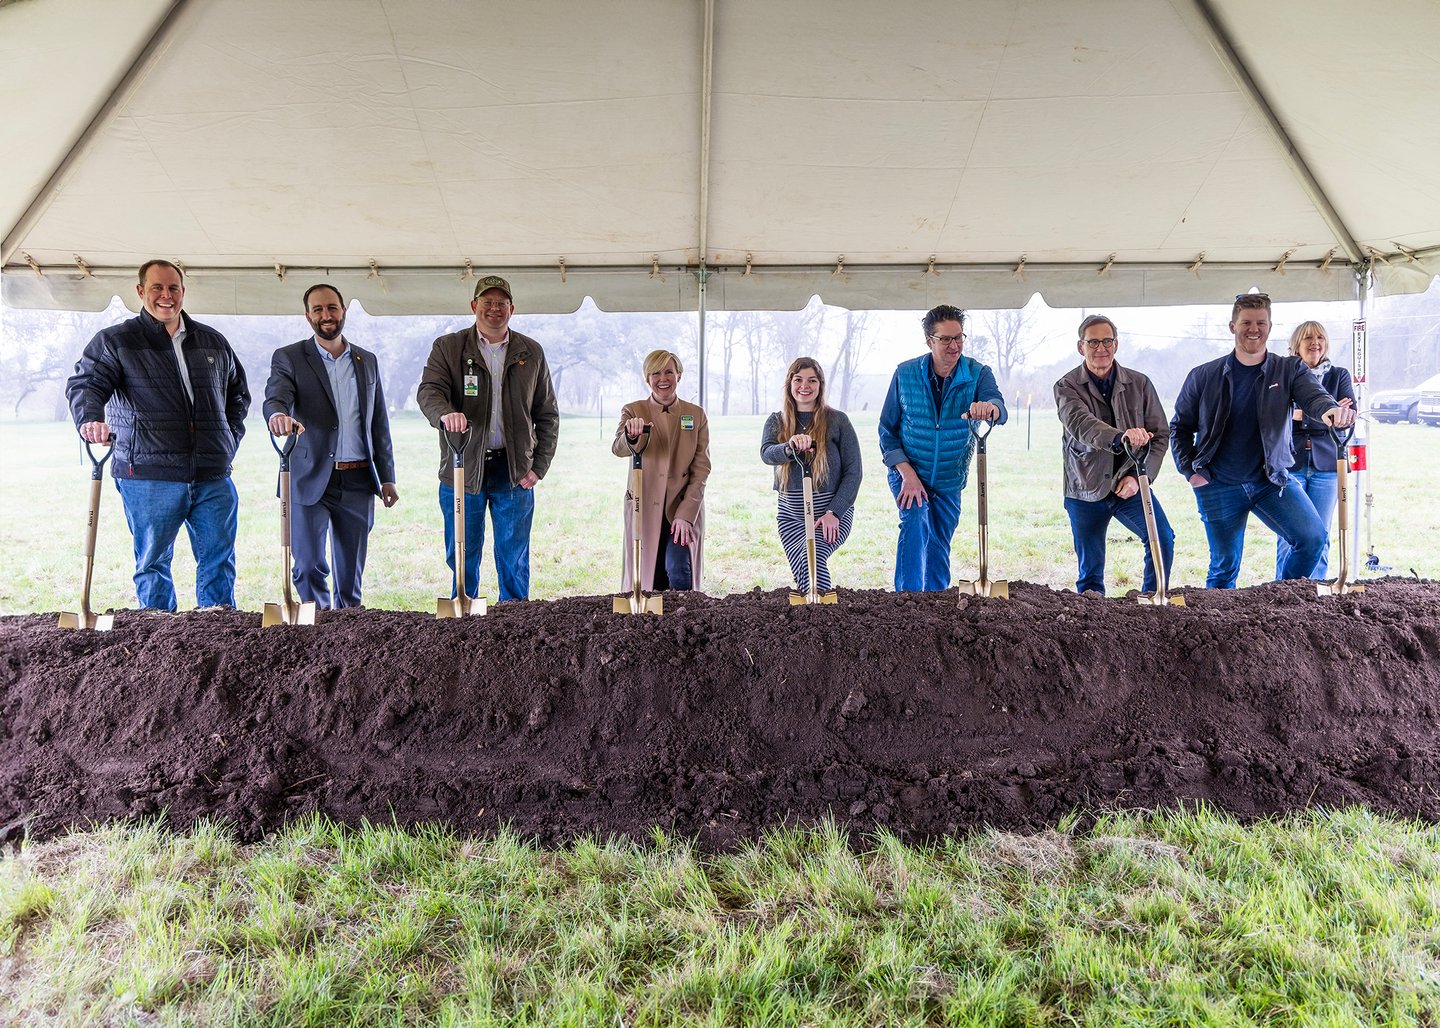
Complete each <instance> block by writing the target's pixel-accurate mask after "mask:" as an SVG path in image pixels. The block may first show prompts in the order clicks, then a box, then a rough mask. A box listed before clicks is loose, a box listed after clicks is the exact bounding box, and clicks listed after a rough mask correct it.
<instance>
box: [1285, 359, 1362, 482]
mask: <svg viewBox="0 0 1440 1028" xmlns="http://www.w3.org/2000/svg"><path fill="white" fill-rule="evenodd" d="M1310 374H1311V377H1312V378H1313V377H1314V375H1315V373H1314V372H1313V371H1312V372H1311V373H1310ZM1320 387H1321V388H1322V389H1324V390H1325V391H1326V392H1327V393H1329V394H1330V395H1331V396H1333V397H1335V399H1336V400H1337V401H1338V400H1344V399H1346V398H1348V399H1349V400H1350V402H1351V403H1354V402H1355V384H1354V382H1353V380H1352V379H1351V378H1350V372H1348V371H1346V370H1345V369H1344V368H1337V367H1331V368H1330V370H1329V371H1327V372H1325V374H1324V375H1323V376H1322V377H1321V378H1320ZM1290 426H1291V430H1292V431H1293V432H1294V434H1295V463H1294V464H1292V465H1290V470H1291V471H1300V470H1303V469H1304V468H1305V467H1307V466H1309V467H1313V468H1314V469H1315V470H1316V471H1334V470H1335V466H1336V464H1337V463H1338V461H1339V456H1340V455H1339V450H1338V449H1337V448H1336V446H1335V440H1334V438H1333V437H1332V436H1331V435H1330V426H1329V425H1327V424H1325V422H1323V421H1316V420H1315V419H1314V418H1311V417H1307V418H1306V419H1305V420H1304V421H1293V420H1292V421H1291V423H1290Z"/></svg>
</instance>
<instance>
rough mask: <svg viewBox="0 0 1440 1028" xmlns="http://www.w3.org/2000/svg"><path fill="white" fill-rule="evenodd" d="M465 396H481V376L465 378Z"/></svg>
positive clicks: (467, 376)
mask: <svg viewBox="0 0 1440 1028" xmlns="http://www.w3.org/2000/svg"><path fill="white" fill-rule="evenodd" d="M465 395H466V396H479V395H480V376H479V375H466V376H465Z"/></svg>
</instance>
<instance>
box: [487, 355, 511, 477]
mask: <svg viewBox="0 0 1440 1028" xmlns="http://www.w3.org/2000/svg"><path fill="white" fill-rule="evenodd" d="M509 347H510V333H509V332H506V333H505V338H504V339H502V340H500V342H498V343H492V342H490V340H488V339H486V338H485V337H484V336H481V337H480V355H481V356H482V357H484V358H485V368H486V370H487V371H489V372H490V429H489V431H487V432H486V433H485V448H486V449H487V450H498V449H500V448H502V447H503V446H504V445H505V433H504V432H503V431H502V430H501V424H500V385H501V378H502V376H503V375H504V373H505V351H506V350H507V349H509Z"/></svg>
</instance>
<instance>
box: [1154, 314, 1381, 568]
mask: <svg viewBox="0 0 1440 1028" xmlns="http://www.w3.org/2000/svg"><path fill="white" fill-rule="evenodd" d="M1230 331H1231V332H1232V333H1233V334H1234V336H1235V350H1234V352H1233V353H1228V354H1226V355H1225V356H1224V357H1219V358H1217V359H1215V360H1213V361H1210V362H1209V363H1207V364H1202V365H1200V366H1199V367H1198V368H1193V369H1191V371H1190V374H1189V375H1188V376H1187V377H1186V379H1185V384H1184V385H1182V386H1181V387H1180V395H1179V396H1178V397H1177V398H1176V400H1175V416H1174V417H1172V418H1171V419H1170V451H1171V453H1173V454H1174V456H1175V466H1176V467H1177V468H1179V469H1180V474H1181V475H1183V476H1185V478H1186V479H1187V480H1188V481H1189V482H1190V485H1191V486H1193V487H1194V489H1195V504H1196V506H1197V507H1199V509H1200V520H1201V521H1202V522H1203V523H1204V525H1205V535H1206V538H1207V539H1208V540H1209V543H1210V568H1209V570H1208V571H1207V572H1206V575H1205V586H1206V588H1208V589H1233V588H1235V581H1236V579H1237V578H1238V577H1239V574H1240V558H1241V555H1242V554H1243V552H1244V549H1245V525H1246V522H1247V521H1249V518H1250V512H1251V511H1252V510H1253V511H1254V512H1255V515H1256V516H1257V517H1258V518H1259V519H1260V520H1261V521H1262V522H1264V524H1265V525H1266V526H1267V527H1269V528H1270V529H1271V530H1272V531H1273V532H1274V533H1275V534H1276V535H1278V536H1279V537H1280V538H1281V539H1284V540H1285V542H1286V543H1288V544H1289V546H1290V549H1289V556H1288V557H1287V558H1286V560H1285V561H1284V563H1283V564H1282V565H1281V566H1280V568H1279V569H1278V570H1279V576H1278V577H1279V578H1282V579H1291V578H1305V577H1306V576H1307V575H1309V574H1310V572H1311V571H1312V570H1313V569H1314V567H1315V564H1316V563H1317V562H1318V561H1319V559H1320V555H1321V554H1322V553H1324V552H1325V550H1326V548H1327V547H1328V546H1329V542H1330V536H1329V532H1328V531H1327V529H1326V527H1325V523H1324V522H1323V521H1321V520H1320V516H1319V515H1318V514H1316V513H1315V505H1314V504H1313V503H1311V502H1310V497H1308V496H1306V495H1305V490H1303V489H1301V488H1299V486H1298V485H1296V484H1294V483H1293V482H1292V481H1291V480H1290V475H1289V470H1288V469H1289V468H1290V465H1292V464H1294V463H1295V453H1294V450H1293V448H1292V447H1291V443H1290V421H1291V417H1290V410H1291V404H1294V405H1295V406H1296V407H1299V408H1300V409H1302V410H1304V411H1305V412H1306V413H1307V414H1308V415H1309V416H1310V417H1312V418H1315V419H1316V420H1317V421H1324V422H1325V423H1326V424H1327V425H1332V426H1334V427H1336V428H1345V427H1347V426H1349V425H1352V424H1354V423H1355V412H1354V411H1353V410H1350V409H1347V408H1344V407H1341V406H1339V405H1338V404H1337V403H1336V402H1335V399H1334V398H1333V397H1332V396H1331V395H1330V394H1329V393H1327V392H1326V391H1325V390H1324V389H1322V388H1321V387H1320V385H1319V383H1317V382H1316V381H1315V377H1314V376H1313V375H1311V374H1310V369H1309V368H1308V367H1306V366H1305V362H1304V361H1302V360H1301V359H1300V358H1299V357H1284V356H1281V355H1280V354H1278V353H1270V352H1269V351H1268V350H1266V348H1265V344H1266V343H1267V342H1268V341H1269V339H1270V297H1268V296H1266V295H1265V294H1264V293H1241V294H1240V295H1239V296H1237V297H1235V305H1234V307H1232V308H1231V310H1230Z"/></svg>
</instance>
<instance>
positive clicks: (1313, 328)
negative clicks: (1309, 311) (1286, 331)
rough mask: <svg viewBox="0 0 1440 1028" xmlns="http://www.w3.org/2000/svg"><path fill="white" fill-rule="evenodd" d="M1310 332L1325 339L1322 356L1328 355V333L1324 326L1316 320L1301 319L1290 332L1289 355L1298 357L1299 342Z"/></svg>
mask: <svg viewBox="0 0 1440 1028" xmlns="http://www.w3.org/2000/svg"><path fill="white" fill-rule="evenodd" d="M1311 332H1314V333H1317V334H1318V335H1319V336H1320V338H1321V339H1323V340H1325V353H1324V354H1323V356H1324V357H1328V356H1330V333H1328V332H1326V331H1325V326H1324V325H1322V324H1320V322H1318V321H1302V322H1300V324H1298V325H1296V326H1295V331H1294V332H1291V333H1290V356H1292V357H1298V356H1299V355H1300V343H1301V341H1302V340H1304V338H1305V337H1306V336H1307V335H1309V334H1310V333H1311Z"/></svg>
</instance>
